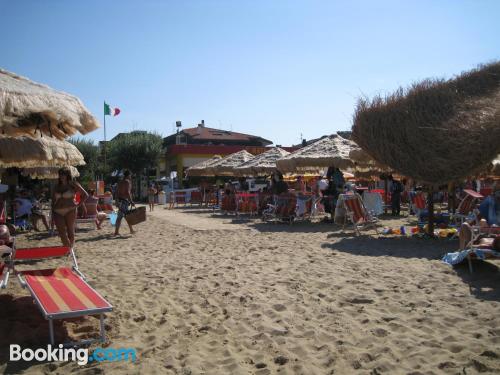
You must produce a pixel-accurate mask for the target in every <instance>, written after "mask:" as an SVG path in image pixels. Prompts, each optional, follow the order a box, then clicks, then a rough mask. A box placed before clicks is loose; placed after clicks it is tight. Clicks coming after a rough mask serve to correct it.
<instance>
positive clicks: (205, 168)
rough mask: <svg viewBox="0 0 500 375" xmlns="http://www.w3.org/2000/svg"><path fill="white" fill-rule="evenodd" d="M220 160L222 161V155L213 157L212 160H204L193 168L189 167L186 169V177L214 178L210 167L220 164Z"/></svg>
mask: <svg viewBox="0 0 500 375" xmlns="http://www.w3.org/2000/svg"><path fill="white" fill-rule="evenodd" d="M220 159H222V156H220V155H215V156H213V157H211V158H210V159H207V160H204V161H202V162H200V163H198V164H195V165H193V166H192V167H189V168H188V169H186V175H187V176H213V175H212V174H211V171H210V169H209V168H210V167H211V166H212V164H215V163H216V162H218V161H219V160H220Z"/></svg>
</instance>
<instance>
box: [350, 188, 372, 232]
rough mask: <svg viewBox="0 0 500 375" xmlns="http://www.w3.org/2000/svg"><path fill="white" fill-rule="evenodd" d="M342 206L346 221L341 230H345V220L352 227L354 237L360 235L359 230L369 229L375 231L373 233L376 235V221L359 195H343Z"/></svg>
mask: <svg viewBox="0 0 500 375" xmlns="http://www.w3.org/2000/svg"><path fill="white" fill-rule="evenodd" d="M343 204H344V209H345V211H346V219H345V220H344V226H343V228H342V230H343V229H344V228H345V225H346V222H347V220H349V221H350V222H351V223H352V225H353V226H354V230H355V232H356V235H360V234H361V232H360V231H361V230H363V229H369V228H373V229H375V232H376V233H377V234H378V230H377V224H378V219H377V217H376V216H375V215H374V214H373V213H371V212H369V211H368V210H367V209H366V207H365V206H364V204H363V200H362V199H361V196H360V195H359V194H356V193H355V194H344V196H343Z"/></svg>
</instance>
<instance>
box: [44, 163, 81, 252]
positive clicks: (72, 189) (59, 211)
mask: <svg viewBox="0 0 500 375" xmlns="http://www.w3.org/2000/svg"><path fill="white" fill-rule="evenodd" d="M77 192H79V193H80V204H79V205H78V204H76V202H75V194H76V193H77ZM87 197H88V194H87V192H86V191H85V190H84V189H83V188H82V186H81V185H80V184H79V183H78V182H76V181H74V180H73V178H72V176H71V171H70V170H69V169H68V168H61V169H60V170H59V180H58V182H57V185H56V186H55V188H54V194H53V196H52V212H53V217H54V222H55V224H56V227H57V231H58V233H59V237H61V242H62V243H63V245H64V246H69V247H73V246H74V244H75V220H76V208H77V206H81V207H82V210H83V211H85V205H84V202H85V200H86V199H87ZM84 213H85V212H84Z"/></svg>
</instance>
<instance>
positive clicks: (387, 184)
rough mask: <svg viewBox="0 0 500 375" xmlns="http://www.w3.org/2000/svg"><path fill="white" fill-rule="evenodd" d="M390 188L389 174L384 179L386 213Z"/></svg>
mask: <svg viewBox="0 0 500 375" xmlns="http://www.w3.org/2000/svg"><path fill="white" fill-rule="evenodd" d="M388 189H389V182H388V181H387V176H385V179H384V214H387V190H388Z"/></svg>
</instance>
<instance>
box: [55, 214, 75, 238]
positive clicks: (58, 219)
mask: <svg viewBox="0 0 500 375" xmlns="http://www.w3.org/2000/svg"><path fill="white" fill-rule="evenodd" d="M75 219H76V210H72V211H70V212H68V213H66V215H64V216H62V215H59V214H57V213H55V214H54V221H55V223H56V227H57V232H58V233H59V237H60V238H61V242H62V244H63V245H64V246H69V247H73V246H74V245H75Z"/></svg>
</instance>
